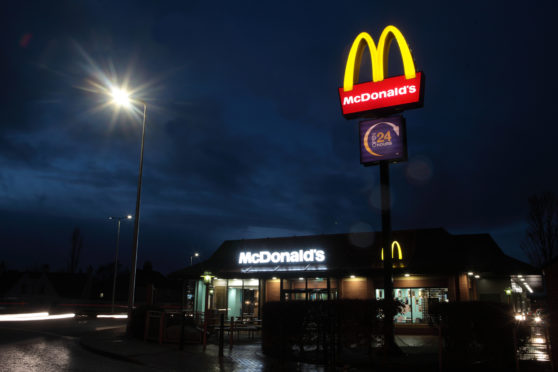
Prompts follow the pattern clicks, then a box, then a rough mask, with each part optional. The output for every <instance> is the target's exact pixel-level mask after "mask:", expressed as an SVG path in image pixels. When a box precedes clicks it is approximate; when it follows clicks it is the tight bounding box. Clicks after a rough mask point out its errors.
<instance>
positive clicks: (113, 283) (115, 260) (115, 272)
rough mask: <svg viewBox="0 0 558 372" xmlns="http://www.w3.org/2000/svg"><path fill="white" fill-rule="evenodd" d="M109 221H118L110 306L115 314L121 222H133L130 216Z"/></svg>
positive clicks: (112, 218)
mask: <svg viewBox="0 0 558 372" xmlns="http://www.w3.org/2000/svg"><path fill="white" fill-rule="evenodd" d="M108 219H109V220H116V221H117V224H116V226H117V228H116V253H115V254H114V277H113V279H112V303H111V306H110V312H111V313H113V314H114V296H115V293H116V274H117V272H118V246H119V244H120V221H122V220H131V219H132V215H131V214H129V215H127V216H126V217H112V216H111V217H109V218H108Z"/></svg>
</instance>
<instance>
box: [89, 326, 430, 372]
mask: <svg viewBox="0 0 558 372" xmlns="http://www.w3.org/2000/svg"><path fill="white" fill-rule="evenodd" d="M396 341H397V343H398V345H399V346H400V347H401V348H402V350H403V351H404V353H405V354H406V356H405V357H401V358H397V360H393V361H392V362H393V363H392V364H391V366H390V368H389V370H390V371H397V370H406V371H408V370H409V368H410V367H413V368H414V370H417V367H419V368H418V370H431V371H432V370H436V367H437V364H436V360H437V359H436V358H437V354H435V353H437V339H436V338H434V337H432V336H402V335H397V336H396ZM80 343H81V345H82V346H83V347H84V348H86V349H88V350H90V351H93V352H96V353H99V354H102V355H105V356H108V357H113V358H117V359H122V360H126V361H128V362H131V363H136V364H139V365H143V366H148V367H152V368H154V369H157V370H164V371H184V370H187V371H308V372H309V371H326V370H327V367H326V366H322V365H315V364H308V363H300V362H293V361H285V360H278V359H275V358H271V357H267V356H265V355H263V353H262V351H261V344H260V343H253V344H239V345H234V347H233V349H232V350H230V349H229V347H228V346H227V345H225V349H224V356H223V358H219V356H218V347H217V345H213V344H208V345H207V349H206V350H205V352H204V351H203V347H202V345H199V344H195V345H192V344H186V345H184V350H179V348H178V345H176V344H163V345H159V344H157V343H153V342H144V341H141V340H137V339H130V338H127V337H126V336H125V327H119V328H114V329H110V330H104V331H98V332H94V333H90V334H87V335H84V336H83V337H82V338H81V340H80ZM433 353H434V354H433ZM376 367H380V366H376ZM420 367H427V368H428V369H420ZM380 368H381V367H380ZM432 368H434V369H432ZM374 369H375V370H381V369H378V368H374ZM337 370H340V371H341V370H343V371H360V370H362V371H364V370H369V367H368V368H355V367H351V366H345V367H344V368H341V367H339V368H337ZM386 370H388V369H386Z"/></svg>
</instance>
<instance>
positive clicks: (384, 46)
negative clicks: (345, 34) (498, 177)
mask: <svg viewBox="0 0 558 372" xmlns="http://www.w3.org/2000/svg"><path fill="white" fill-rule="evenodd" d="M394 39H395V40H396V41H397V44H398V45H399V51H400V52H401V59H402V60H403V68H404V70H405V78H406V79H414V78H415V77H416V70H415V63H414V62H413V57H412V56H411V51H410V49H409V45H408V44H407V41H406V40H405V37H404V36H403V34H402V33H401V31H399V30H398V29H397V27H395V26H391V25H390V26H387V27H386V28H384V31H383V32H382V34H381V35H380V39H379V40H378V47H377V48H376V44H375V43H374V40H373V39H372V37H371V36H370V35H369V34H368V33H367V32H361V33H360V34H358V36H357V37H356V39H355V41H353V45H352V46H351V50H350V51H349V57H348V58H347V65H346V66H345V79H344V80H343V90H344V91H345V92H348V91H351V90H353V86H354V84H356V83H358V76H359V71H360V63H361V61H362V55H363V53H364V48H365V47H366V46H368V50H369V52H370V53H369V54H370V62H371V63H370V65H371V67H372V81H373V82H378V81H382V80H384V77H385V75H387V67H388V59H389V48H390V46H391V42H392V41H393V40H394ZM355 71H356V73H355Z"/></svg>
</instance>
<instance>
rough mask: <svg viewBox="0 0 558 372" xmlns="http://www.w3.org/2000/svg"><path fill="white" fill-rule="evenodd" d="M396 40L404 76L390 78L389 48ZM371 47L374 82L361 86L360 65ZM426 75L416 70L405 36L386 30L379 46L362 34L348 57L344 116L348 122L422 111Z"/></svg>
mask: <svg viewBox="0 0 558 372" xmlns="http://www.w3.org/2000/svg"><path fill="white" fill-rule="evenodd" d="M393 40H395V41H396V42H397V44H398V46H399V51H400V53H401V60H402V62H403V69H404V72H405V73H404V75H399V76H393V77H387V78H386V75H387V68H388V56H389V48H390V46H391V43H392V41H393ZM366 47H368V51H369V53H368V54H369V56H370V65H371V66H372V81H369V82H364V83H360V84H359V83H358V81H359V72H360V64H361V61H362V58H363V57H364V56H365V54H366V53H365V48H366ZM423 98H424V74H423V73H422V72H420V71H419V72H417V71H416V70H415V63H414V61H413V57H412V56H411V51H410V50H409V46H408V45H407V41H406V40H405V38H404V37H403V34H402V33H401V32H400V31H399V30H398V29H397V28H396V27H394V26H387V27H386V28H385V29H384V31H383V32H382V34H381V36H380V39H379V40H378V45H377V46H376V44H375V43H374V40H373V39H372V37H371V36H370V35H369V34H368V33H366V32H361V33H360V34H359V35H358V36H357V37H356V39H355V40H354V42H353V45H352V46H351V49H350V51H349V56H348V57H347V65H346V66H345V77H344V79H343V87H341V88H339V99H340V101H341V109H342V111H343V116H344V117H345V118H347V119H351V118H354V117H359V116H363V115H365V114H389V113H392V112H395V111H402V110H405V109H410V108H417V107H422V105H423Z"/></svg>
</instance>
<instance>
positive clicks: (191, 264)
mask: <svg viewBox="0 0 558 372" xmlns="http://www.w3.org/2000/svg"><path fill="white" fill-rule="evenodd" d="M199 256H200V254H199V253H198V252H195V253H194V255H193V256H190V266H193V265H194V261H193V258H194V257H196V258H197V257H199Z"/></svg>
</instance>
